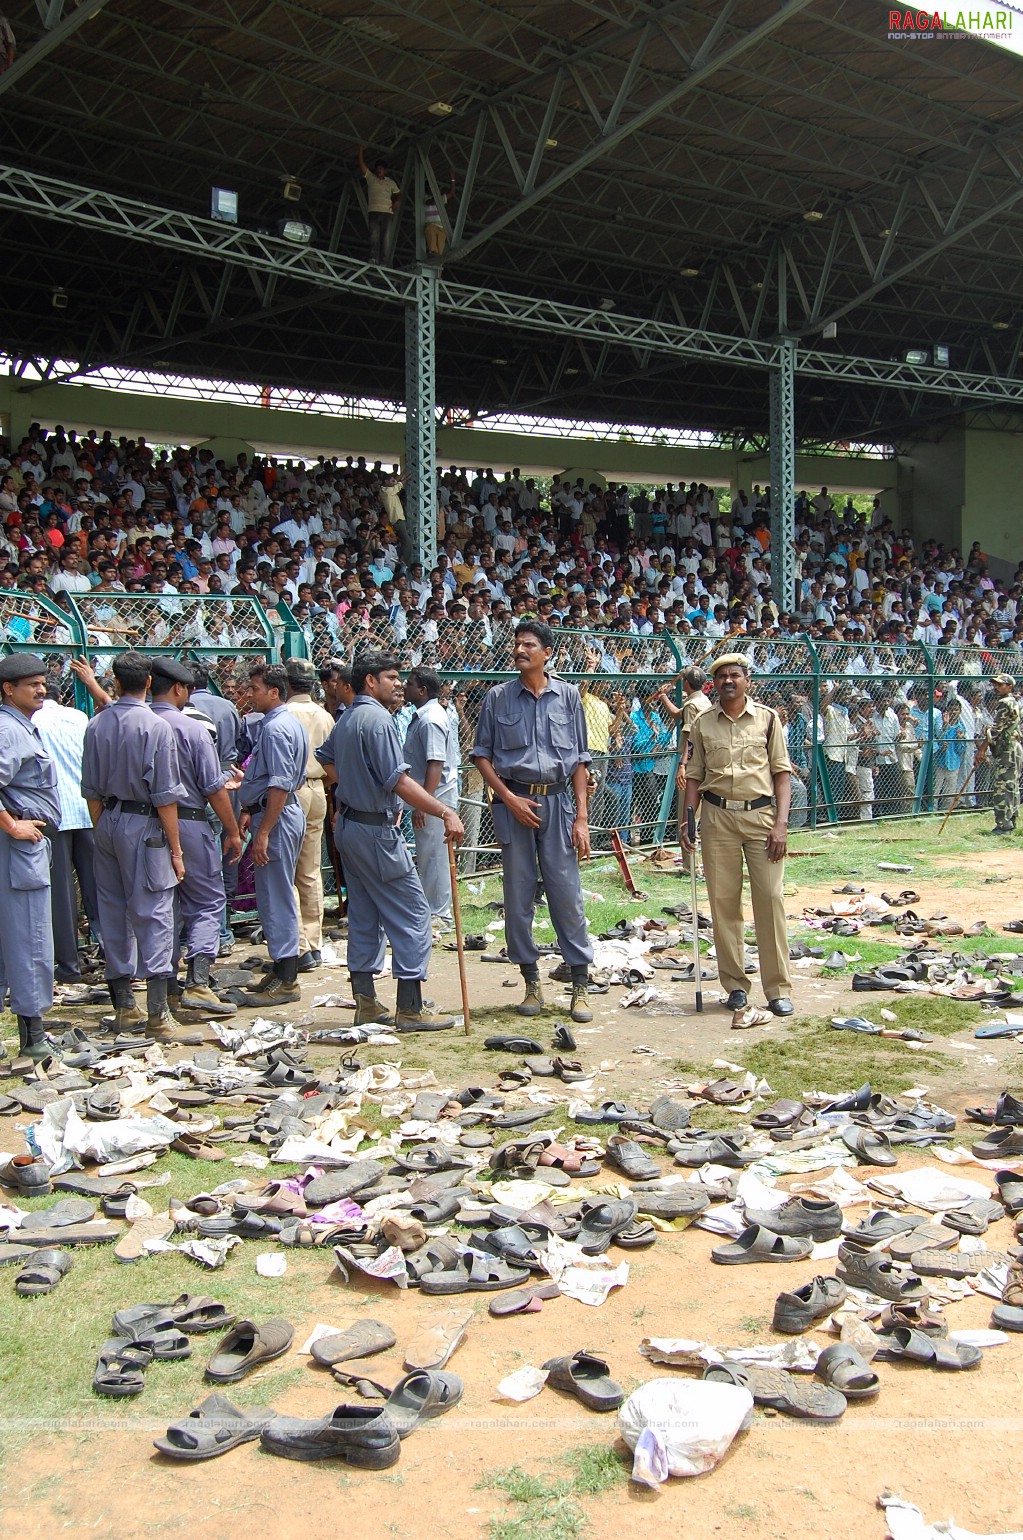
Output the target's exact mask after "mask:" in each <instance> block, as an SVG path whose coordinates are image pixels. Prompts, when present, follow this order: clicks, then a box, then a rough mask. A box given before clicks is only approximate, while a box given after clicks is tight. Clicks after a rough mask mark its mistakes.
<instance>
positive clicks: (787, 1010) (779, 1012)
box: [767, 995, 795, 1016]
mask: <svg viewBox="0 0 1023 1540" xmlns="http://www.w3.org/2000/svg"><path fill="white" fill-rule="evenodd" d="M767 1009H768V1010H769V1011H770V1012H771V1014H772V1016H791V1015H792V1013H793V1011H794V1010H795V1006H794V1005H793V1004H792V1001H791V1000H790V999H789V997H788V995H779V996H778V998H777V1000H768V1002H767Z"/></svg>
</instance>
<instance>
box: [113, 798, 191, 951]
mask: <svg viewBox="0 0 1023 1540" xmlns="http://www.w3.org/2000/svg"><path fill="white" fill-rule="evenodd" d="M95 846H96V849H95V858H94V862H93V867H94V870H95V873H96V904H97V908H98V910H99V924H100V930H101V931H102V933H103V955H104V961H105V964H106V968H105V972H106V976H107V978H108V979H123V978H133V977H134V976H135V969H136V967H137V968H138V970H139V972H140V974H141V976H142V977H143V978H147V979H151V978H169V977H170V974H171V972H172V971H173V963H172V958H173V953H174V890H175V888H176V887H177V885H178V883H177V878H176V877H175V875H174V867H173V865H172V864H171V857H170V846H169V845H168V844H167V840H166V836H165V835H164V832H163V826H162V825H161V823H160V820H159V819H158V818H155V817H154V818H143V817H142V816H141V815H139V814H137V813H122V812H121V810H120V808H107V809H106V811H105V812H104V813H103V814H102V816H101V818H100V821H99V823H98V824H97V825H96V829H95Z"/></svg>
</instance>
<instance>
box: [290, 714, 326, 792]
mask: <svg viewBox="0 0 1023 1540" xmlns="http://www.w3.org/2000/svg"><path fill="white" fill-rule="evenodd" d="M287 707H288V710H289V711H290V712H291V714H292V716H295V717H298V720H299V721H300V722H301V724H302V726H303V727H304V728H305V735H306V737H307V738H308V739H309V758H308V760H307V761H306V767H305V778H306V780H307V781H322V780H323V766H322V765H321V764H320V761H319V760H318V759H317V758H316V750H317V749H318V748H319V747H320V745H321V744H323V743H326V741H327V739H328V738H329V737H330V735H331V733H332V732H333V731H334V718H333V717H332V716H331V715H330V713H329V712H328V711H324V709H323V707H322V706H318V705H317V704H316V702H315V701H314V700H310V699H309V697H308V696H301V695H300V696H297V697H296V698H295V699H293V700H289V701H288V702H287Z"/></svg>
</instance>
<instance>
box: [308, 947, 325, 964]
mask: <svg viewBox="0 0 1023 1540" xmlns="http://www.w3.org/2000/svg"><path fill="white" fill-rule="evenodd" d="M309 955H310V956H311V957H312V960H313V967H314V968H322V967H323V953H322V952H321V951H320V949H319V948H318V947H314V948H313V950H312V952H311V953H310V954H309Z"/></svg>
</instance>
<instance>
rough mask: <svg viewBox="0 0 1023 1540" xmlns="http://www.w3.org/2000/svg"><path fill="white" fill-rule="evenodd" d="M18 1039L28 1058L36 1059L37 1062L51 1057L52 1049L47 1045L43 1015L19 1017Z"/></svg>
mask: <svg viewBox="0 0 1023 1540" xmlns="http://www.w3.org/2000/svg"><path fill="white" fill-rule="evenodd" d="M18 1041H19V1043H20V1045H21V1051H22V1053H23V1054H24V1055H25V1057H26V1058H28V1059H34V1060H35V1062H36V1063H38V1062H39V1060H40V1059H45V1058H48V1057H49V1053H50V1050H49V1048H48V1047H47V1046H46V1028H45V1027H44V1026H43V1018H42V1017H41V1016H19V1017H18Z"/></svg>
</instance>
